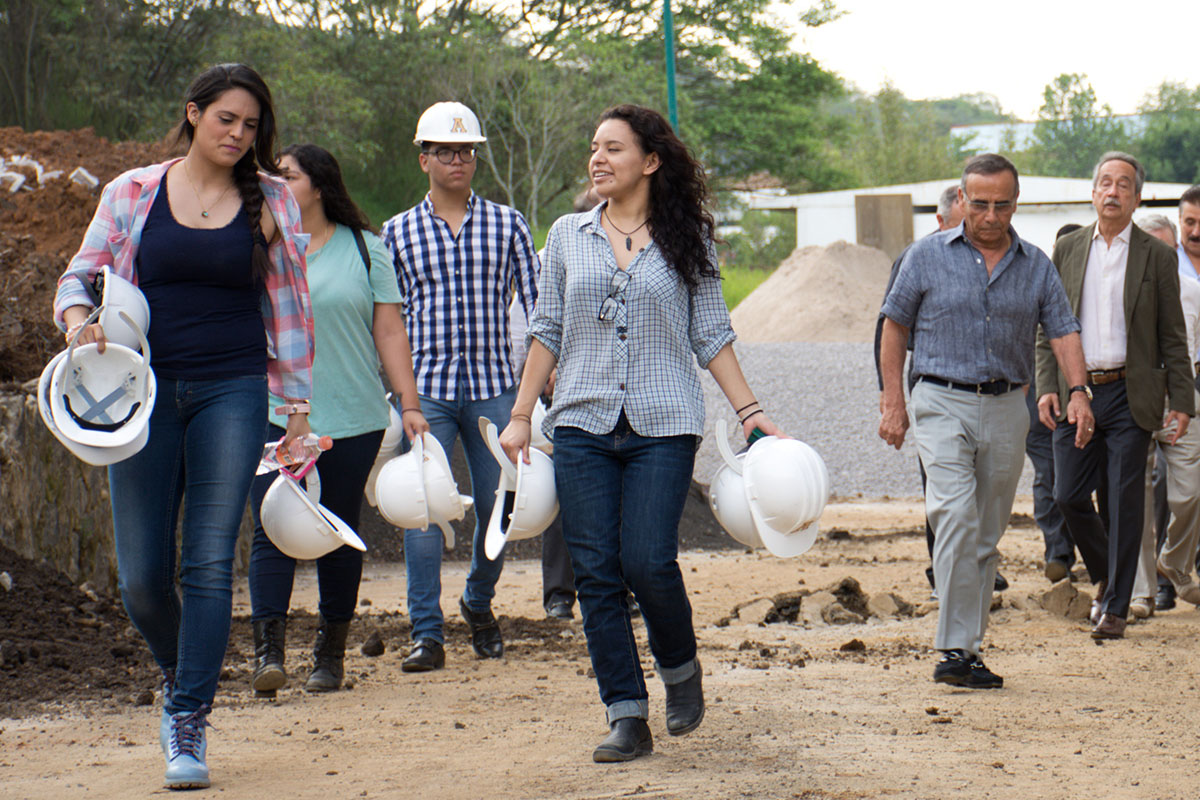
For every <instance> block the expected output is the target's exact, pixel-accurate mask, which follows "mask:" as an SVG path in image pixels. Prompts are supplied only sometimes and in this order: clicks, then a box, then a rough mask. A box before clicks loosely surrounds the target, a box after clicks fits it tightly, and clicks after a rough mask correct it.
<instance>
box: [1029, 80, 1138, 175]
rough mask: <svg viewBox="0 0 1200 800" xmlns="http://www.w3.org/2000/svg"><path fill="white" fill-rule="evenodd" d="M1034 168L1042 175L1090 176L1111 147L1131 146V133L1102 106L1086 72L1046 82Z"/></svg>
mask: <svg viewBox="0 0 1200 800" xmlns="http://www.w3.org/2000/svg"><path fill="white" fill-rule="evenodd" d="M1033 138H1034V146H1033V147H1032V148H1031V155H1032V156H1033V164H1034V169H1035V170H1036V171H1037V172H1039V173H1040V174H1042V175H1059V176H1063V177H1069V178H1086V177H1090V176H1091V174H1092V168H1093V167H1094V166H1095V164H1096V160H1097V159H1098V158H1099V157H1100V156H1101V155H1102V154H1104V153H1105V152H1106V151H1108V150H1122V149H1126V148H1127V147H1128V143H1129V136H1128V135H1127V134H1126V132H1125V128H1124V127H1123V126H1122V125H1121V123H1120V122H1119V121H1117V120H1115V119H1114V118H1113V113H1112V108H1111V107H1110V106H1109V105H1108V104H1107V103H1106V104H1104V105H1100V104H1099V103H1098V101H1097V99H1096V91H1095V90H1094V89H1093V88H1092V86H1091V84H1090V83H1088V82H1087V76H1086V75H1082V74H1075V73H1070V74H1062V75H1059V76H1058V77H1057V78H1055V79H1054V80H1053V81H1052V82H1051V83H1049V84H1047V85H1046V88H1045V90H1044V91H1043V93H1042V107H1041V109H1040V110H1039V111H1038V123H1037V125H1036V126H1035V128H1034V132H1033Z"/></svg>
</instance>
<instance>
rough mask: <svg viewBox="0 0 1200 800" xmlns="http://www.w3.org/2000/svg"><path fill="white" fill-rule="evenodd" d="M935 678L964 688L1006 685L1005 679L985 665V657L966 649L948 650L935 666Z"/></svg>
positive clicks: (988, 687)
mask: <svg viewBox="0 0 1200 800" xmlns="http://www.w3.org/2000/svg"><path fill="white" fill-rule="evenodd" d="M933 679H934V680H935V681H936V682H938V683H948V684H950V685H951V686H961V687H963V688H964V689H999V688H1000V687H1001V686H1003V685H1004V679H1003V678H1001V677H1000V676H999V675H997V674H995V673H994V672H992V671H991V670H990V669H988V668H987V667H986V666H984V663H983V659H981V658H980V657H979V656H977V655H972V654H971V653H968V652H967V651H966V650H946V651H945V652H944V654H943V655H942V660H941V661H939V662H938V663H937V666H936V667H934V668H933Z"/></svg>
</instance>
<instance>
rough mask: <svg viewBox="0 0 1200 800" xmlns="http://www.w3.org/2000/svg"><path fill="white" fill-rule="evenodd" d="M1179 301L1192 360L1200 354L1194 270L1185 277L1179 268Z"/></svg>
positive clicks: (1198, 284) (1199, 282)
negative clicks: (1189, 275)
mask: <svg viewBox="0 0 1200 800" xmlns="http://www.w3.org/2000/svg"><path fill="white" fill-rule="evenodd" d="M1179 301H1180V304H1181V305H1182V306H1183V321H1184V323H1186V324H1187V341H1188V348H1189V350H1190V351H1191V353H1192V358H1193V360H1200V355H1197V354H1200V278H1198V277H1197V276H1196V273H1195V271H1193V272H1192V275H1191V277H1187V276H1185V275H1183V274H1182V270H1181V274H1180V276H1179ZM1193 377H1195V376H1194V375H1193Z"/></svg>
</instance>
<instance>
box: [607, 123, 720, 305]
mask: <svg viewBox="0 0 1200 800" xmlns="http://www.w3.org/2000/svg"><path fill="white" fill-rule="evenodd" d="M610 119H619V120H623V121H624V122H626V123H628V125H629V127H630V128H632V129H633V135H634V136H635V137H636V138H637V143H638V146H639V147H640V148H641V150H642V152H643V153H657V154H658V161H659V167H658V169H656V170H655V171H654V172H653V173H652V174H651V175H650V235H651V237H652V238H653V239H654V243H655V244H657V245H658V247H659V249H660V250H662V252H663V256H665V257H666V260H667V263H668V264H670V265H671V266H672V267H673V268H674V269H675V271H676V272H678V273H679V277H680V278H682V279H683V282H684V283H685V284H686V285H687V287H688V288H689V289H695V288H696V286H697V284H698V283H699V282H700V278H702V277H704V278H713V277H717V276H718V274H719V273H718V272H717V269H716V267H715V266H714V265H713V262H712V255H711V248H712V243H713V235H714V232H715V230H716V223H715V222H714V221H713V216H712V213H711V212H710V211H709V210H708V205H709V203H710V197H709V192H708V184H707V182H706V180H705V176H704V167H703V166H702V165H701V164H700V162H698V161H696V160H695V159H694V158H692V154H691V153H690V152H689V151H688V148H687V145H685V144H684V143H683V142H682V141H680V139H679V137H678V136H676V135H675V131H674V130H672V129H671V125H670V123H668V122H667V121H666V120H665V119H663V116H662V114H659V113H658V112H657V111H655V110H653V109H650V108H645V107H644V106H635V105H620V106H614V107H612V108H610V109H608V110H607V111H605V112H604V113H603V114H601V115H600V121H601V122H604V121H605V120H610Z"/></svg>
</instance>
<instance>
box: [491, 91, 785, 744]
mask: <svg viewBox="0 0 1200 800" xmlns="http://www.w3.org/2000/svg"><path fill="white" fill-rule="evenodd" d="M588 169H589V173H590V175H589V177H590V178H591V180H592V183H593V185H594V186H595V187H596V191H597V192H598V193H599V194H600V196H601V197H602V198H604V200H605V202H604V203H602V204H601V205H599V206H597V207H596V208H595V209H593V210H592V211H590V212H586V213H583V214H571V215H568V216H565V217H563V218H562V219H560V220H558V221H557V222H556V223H555V224H554V228H553V229H552V230H551V231H550V236H549V238H548V240H547V242H546V251H545V258H544V259H543V261H542V272H541V278H540V281H539V284H538V304H537V309H536V311H535V313H534V317H533V319H532V320H531V321H530V325H529V333H528V337H527V338H528V339H529V342H530V344H529V355H528V358H527V360H526V363H525V371H524V374H523V376H522V379H521V388H520V392H519V393H518V396H517V400H516V403H515V404H514V406H513V412H512V415H511V419H510V422H509V424H508V426H507V427H506V428H505V430H504V433H503V435H502V436H501V439H500V441H501V444H502V445H503V446H504V449H505V452H506V453H508V455H509V457H510V458H512V459H513V460H514V461H516V459H517V458H518V457H522V458H524V459H525V460H526V461H527V462H528V460H529V457H528V449H529V438H530V429H529V426H530V415H531V413H532V411H533V405H534V401H535V400H536V398H537V396H538V395H539V394H540V393H541V391H542V387H543V386H544V385H545V383H546V380H547V378H548V377H549V375H550V372H551V370H553V369H554V368H555V367H557V369H558V378H557V382H556V384H555V391H554V405H553V406H552V407H551V409H550V412H549V415H548V416H547V419H546V423H545V432H546V433H547V435H551V436H552V437H553V440H554V474H555V483H556V486H557V490H558V499H559V503H560V505H561V507H562V520H563V537H564V538H565V539H566V542H567V548H568V550H569V551H570V553H571V563H572V566H573V567H574V570H575V582H576V587H577V589H578V594H579V605H580V608H581V609H582V611H583V627H584V632H585V634H586V635H587V640H588V650H589V652H590V654H591V657H592V666H593V669H594V670H595V673H596V681H597V683H598V684H599V688H600V698H601V700H602V701H603V702H604V704H605V707H606V711H607V722H608V724H609V734H608V736H607V737H606V738H605V739H604V741H603V742H601V743H600V745H599V746H598V747H597V748H596V749H595V751H594V752H593V754H592V757H593V759H594V760H596V761H628V760H630V759H633V758H637V757H638V756H640V755H645V754H647V753H650V752H651V751H652V750H653V740H652V738H651V734H650V728H649V726H648V725H647V722H646V720H647V718H648V716H649V703H648V695H647V692H646V684H645V680H644V678H643V675H642V669H641V665H640V662H639V658H638V653H637V645H636V640H635V639H634V635H633V628H632V626H631V624H630V619H629V611H628V608H627V607H626V604H625V596H626V586H627V585H628V587H629V589H631V590H632V591H633V594H634V596H635V597H636V599H637V602H638V604H639V605H640V606H641V610H642V617H643V619H645V621H646V631H647V634H648V636H649V640H650V650H651V652H653V654H654V658H655V661H656V671H657V672H658V673H659V676H660V677H662V679H663V683H664V684H665V686H666V718H667V719H666V722H667V732H668V733H670V734H671V735H673V736H680V735H683V734H685V733H689V732H691V731H692V730H695V728H696V727H697V726H698V725H699V724H700V721H701V719H702V718H703V717H704V695H703V692H702V690H701V668H700V663H699V661H698V660H697V659H696V636H695V633H694V632H693V629H692V609H691V605H690V604H689V603H688V598H687V590H686V589H685V587H684V585H683V576H682V574H681V573H680V570H679V564H678V563H677V561H676V559H677V556H678V550H679V542H678V531H679V520H680V518H681V516H682V514H683V505H684V501H685V499H686V497H687V493H688V489H689V488H690V486H691V478H692V468H693V464H694V461H695V452H696V447H697V445H698V444H699V441H700V436H701V434H702V433H703V432H704V398H703V394H702V392H701V387H700V380H699V376H698V375H697V374H696V368H695V365H694V363H693V361H697V362H699V364H700V366H702V367H704V368H706V369H708V370H709V371H710V372H711V373H712V375H713V377H714V378H715V379H716V381H717V383H718V385H720V387H721V389H722V390H723V391H724V392H725V395H726V397H728V399H729V402H730V404H731V405H732V406H733V408H735V409H737V410H738V415H739V418H740V419H741V421H742V425H743V428H744V431H745V433H746V435H747V436H749V434H750V433H751V432H752V431H753V430H754V428H756V427H757V428H759V429H761V430H762V432H763V433H766V434H778V433H779V431H778V429H777V428H776V427H775V425H774V424H773V423H772V422H771V421H770V420H769V419H767V416H766V414H765V413H764V412H763V411H762V409H761V408H760V407H759V405H758V403H757V402H756V401H755V400H754V397H753V394H752V393H751V391H750V387H749V386H747V384H746V380H745V378H744V377H743V376H742V371H741V368H740V367H739V365H738V361H737V357H736V356H735V355H734V352H733V347H732V343H733V340H734V333H733V328H732V326H731V325H730V322H729V311H728V309H726V307H725V301H724V299H723V297H722V295H721V279H720V274H719V271H718V268H717V264H716V258H715V253H714V249H713V219H712V216H711V215H710V214H709V213H708V211H707V210H706V207H705V206H706V203H707V200H708V189H707V186H706V184H705V179H704V170H703V168H702V167H701V166H700V165H699V164H698V163H697V162H696V161H695V160H693V159H692V157H691V155H690V154H689V153H688V151H687V148H686V147H685V146H684V145H683V143H682V142H681V141H680V140H679V139H678V137H676V136H675V133H674V131H672V130H671V127H670V126H669V125H668V124H667V122H666V120H664V119H663V118H662V116H661V115H660V114H658V113H657V112H655V111H652V110H650V109H648V108H641V107H639V106H629V105H625V106H617V107H616V108H612V109H609V110H608V111H606V112H604V114H603V115H602V116H601V121H600V126H599V127H598V128H597V129H596V135H595V137H594V138H593V140H592V157H591V160H590V161H589V163H588Z"/></svg>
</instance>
